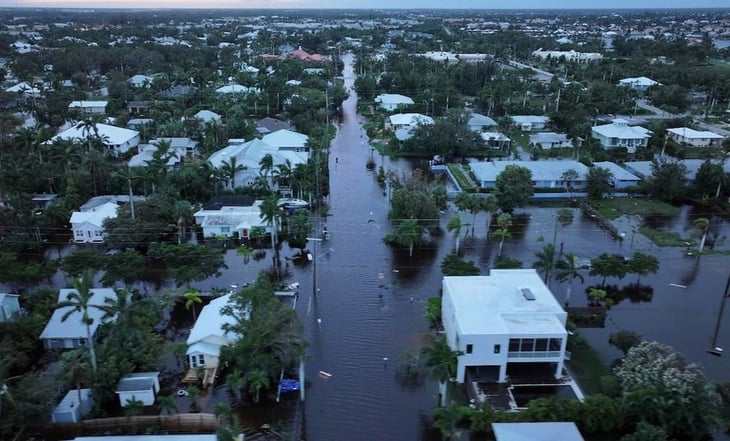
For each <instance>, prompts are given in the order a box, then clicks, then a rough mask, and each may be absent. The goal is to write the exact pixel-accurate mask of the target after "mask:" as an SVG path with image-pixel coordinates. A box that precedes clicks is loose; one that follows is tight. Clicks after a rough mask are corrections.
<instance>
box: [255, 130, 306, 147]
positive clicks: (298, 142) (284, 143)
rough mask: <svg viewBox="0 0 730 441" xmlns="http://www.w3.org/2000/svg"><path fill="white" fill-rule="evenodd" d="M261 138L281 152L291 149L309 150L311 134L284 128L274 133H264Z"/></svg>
mask: <svg viewBox="0 0 730 441" xmlns="http://www.w3.org/2000/svg"><path fill="white" fill-rule="evenodd" d="M261 140H262V141H263V142H265V143H267V144H269V145H270V146H273V147H276V149H277V150H279V151H280V152H281V151H282V150H290V151H294V152H309V146H308V145H307V142H309V136H307V135H305V134H303V133H299V132H294V131H292V130H287V129H282V130H277V131H275V132H273V133H269V134H267V135H264V136H263V137H262V138H261Z"/></svg>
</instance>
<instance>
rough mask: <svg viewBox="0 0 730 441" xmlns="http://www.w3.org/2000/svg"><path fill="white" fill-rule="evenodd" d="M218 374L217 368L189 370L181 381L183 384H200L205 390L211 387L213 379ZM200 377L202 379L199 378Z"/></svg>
mask: <svg viewBox="0 0 730 441" xmlns="http://www.w3.org/2000/svg"><path fill="white" fill-rule="evenodd" d="M217 373H218V367H217V366H216V367H212V368H203V369H202V370H200V368H193V367H191V368H189V369H188V370H187V372H185V376H184V377H183V379H182V382H183V383H200V384H201V385H202V387H203V389H207V388H208V386H212V385H213V383H214V382H215V377H216V375H217ZM201 376H202V378H201Z"/></svg>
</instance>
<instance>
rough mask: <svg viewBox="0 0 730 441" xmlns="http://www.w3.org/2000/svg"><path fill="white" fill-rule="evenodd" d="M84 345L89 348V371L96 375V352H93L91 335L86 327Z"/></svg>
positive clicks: (87, 326) (89, 329)
mask: <svg viewBox="0 0 730 441" xmlns="http://www.w3.org/2000/svg"><path fill="white" fill-rule="evenodd" d="M86 345H87V346H88V347H89V359H90V360H91V371H92V372H93V373H94V375H96V351H95V350H94V339H93V336H92V335H91V327H90V326H89V325H88V324H87V325H86Z"/></svg>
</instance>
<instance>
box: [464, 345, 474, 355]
mask: <svg viewBox="0 0 730 441" xmlns="http://www.w3.org/2000/svg"><path fill="white" fill-rule="evenodd" d="M473 351H474V345H466V353H467V354H471V353H472V352H473Z"/></svg>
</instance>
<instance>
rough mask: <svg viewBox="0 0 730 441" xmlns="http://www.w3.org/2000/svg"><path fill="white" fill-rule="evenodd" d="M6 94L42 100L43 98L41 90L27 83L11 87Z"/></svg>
mask: <svg viewBox="0 0 730 441" xmlns="http://www.w3.org/2000/svg"><path fill="white" fill-rule="evenodd" d="M5 92H7V93H18V94H21V95H23V96H24V97H26V98H40V97H41V93H42V92H41V89H39V88H37V87H35V86H33V85H32V84H30V83H29V82H27V81H23V82H20V83H18V84H16V85H15V86H10V87H8V88H7V89H5Z"/></svg>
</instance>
